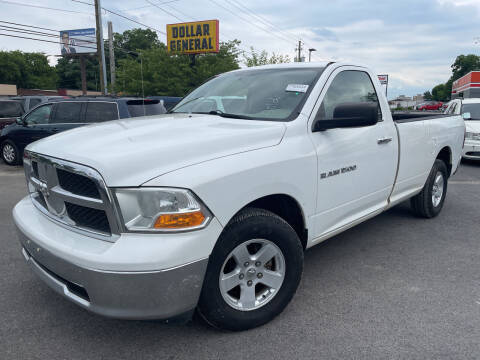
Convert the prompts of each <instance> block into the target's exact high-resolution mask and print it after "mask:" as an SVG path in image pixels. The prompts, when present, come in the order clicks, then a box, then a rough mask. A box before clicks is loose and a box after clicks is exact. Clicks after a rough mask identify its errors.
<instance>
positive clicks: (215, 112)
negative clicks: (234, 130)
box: [208, 110, 254, 120]
mask: <svg viewBox="0 0 480 360" xmlns="http://www.w3.org/2000/svg"><path fill="white" fill-rule="evenodd" d="M208 113H209V114H210V115H218V116H221V117H224V118H230V119H244V120H254V118H252V117H251V116H247V115H240V114H230V113H226V112H223V111H222V110H212V111H209V112H208Z"/></svg>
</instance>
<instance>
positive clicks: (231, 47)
mask: <svg viewBox="0 0 480 360" xmlns="http://www.w3.org/2000/svg"><path fill="white" fill-rule="evenodd" d="M239 43H240V42H239V41H238V40H234V41H229V42H226V43H221V44H220V49H219V50H220V51H219V52H218V54H206V55H197V57H196V59H195V64H194V65H192V64H191V59H190V57H189V56H188V55H172V54H169V53H168V52H167V51H166V48H165V46H163V44H162V46H159V47H154V48H151V49H147V50H144V51H140V55H139V56H133V55H131V56H129V57H127V58H124V59H121V60H119V66H118V68H117V84H116V88H115V90H116V92H118V93H123V94H129V95H137V96H142V94H143V93H144V94H145V95H170V96H185V94H186V93H187V92H189V91H190V90H192V89H193V88H195V87H197V86H198V85H200V84H201V83H203V82H204V81H205V80H207V79H208V78H210V77H212V76H214V75H217V74H219V73H222V72H226V71H230V70H235V69H238V68H239V66H238V56H239V51H238V45H239ZM142 72H143V89H142Z"/></svg>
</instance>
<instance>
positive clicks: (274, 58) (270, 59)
mask: <svg viewBox="0 0 480 360" xmlns="http://www.w3.org/2000/svg"><path fill="white" fill-rule="evenodd" d="M250 50H251V55H249V56H247V55H245V53H244V54H243V57H244V60H245V64H246V65H247V66H248V67H252V66H259V65H268V64H281V63H288V62H290V57H289V56H288V55H276V54H275V53H272V55H271V56H270V55H269V54H268V52H267V51H265V50H263V51H261V52H258V51H255V49H254V48H253V47H250Z"/></svg>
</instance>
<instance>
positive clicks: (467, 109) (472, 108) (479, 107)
mask: <svg viewBox="0 0 480 360" xmlns="http://www.w3.org/2000/svg"><path fill="white" fill-rule="evenodd" d="M465 113H470V119H468V120H480V103H478V104H463V106H462V114H465Z"/></svg>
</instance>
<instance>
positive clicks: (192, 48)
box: [167, 20, 218, 54]
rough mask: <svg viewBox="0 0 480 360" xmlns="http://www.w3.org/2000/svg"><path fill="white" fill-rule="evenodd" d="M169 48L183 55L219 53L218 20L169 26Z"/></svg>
mask: <svg viewBox="0 0 480 360" xmlns="http://www.w3.org/2000/svg"><path fill="white" fill-rule="evenodd" d="M167 47H168V51H171V52H176V53H183V54H201V53H210V52H218V20H206V21H195V22H187V23H180V24H168V25H167Z"/></svg>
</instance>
